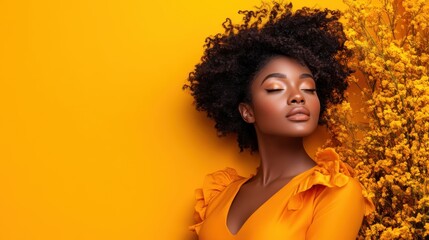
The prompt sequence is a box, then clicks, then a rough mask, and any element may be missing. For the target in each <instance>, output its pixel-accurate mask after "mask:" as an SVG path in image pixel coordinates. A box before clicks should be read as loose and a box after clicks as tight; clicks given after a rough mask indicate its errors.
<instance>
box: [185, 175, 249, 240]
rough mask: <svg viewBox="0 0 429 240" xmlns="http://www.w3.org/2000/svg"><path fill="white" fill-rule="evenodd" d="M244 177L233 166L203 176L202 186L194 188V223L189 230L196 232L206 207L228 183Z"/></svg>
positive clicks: (202, 219) (204, 214)
mask: <svg viewBox="0 0 429 240" xmlns="http://www.w3.org/2000/svg"><path fill="white" fill-rule="evenodd" d="M243 179H245V178H244V177H242V176H240V175H238V173H237V171H236V170H235V169H233V168H225V169H224V170H219V171H216V172H213V173H210V174H207V175H206V177H205V178H204V182H203V186H202V188H198V189H196V190H195V199H196V203H195V214H194V218H195V222H196V224H195V225H192V226H191V227H190V229H191V230H193V231H195V232H197V233H198V231H199V228H200V225H201V224H202V223H203V221H204V220H205V218H206V212H207V208H208V206H209V205H210V203H211V202H212V201H213V200H214V199H215V198H216V197H217V196H218V195H219V194H220V193H221V192H223V191H224V190H225V189H226V188H227V187H228V186H229V185H231V184H232V183H234V182H237V181H239V180H243Z"/></svg>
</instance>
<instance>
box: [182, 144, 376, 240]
mask: <svg viewBox="0 0 429 240" xmlns="http://www.w3.org/2000/svg"><path fill="white" fill-rule="evenodd" d="M314 161H315V162H316V164H317V165H316V166H314V167H313V168H311V169H309V170H307V171H305V172H302V173H301V174H298V175H297V176H295V177H294V178H293V179H292V180H291V182H292V181H294V180H297V179H295V178H297V177H303V176H304V177H303V178H302V179H300V182H299V183H298V184H297V185H296V187H295V190H294V193H293V194H292V196H291V198H290V199H289V201H288V204H287V208H288V210H298V209H300V208H301V207H302V204H303V201H302V198H303V193H304V192H306V191H308V190H309V189H311V188H312V187H313V186H315V185H323V186H326V187H342V186H344V185H346V184H347V183H348V182H349V180H350V177H354V171H353V169H352V168H351V167H350V166H349V165H348V164H346V163H344V162H343V161H341V160H340V157H339V155H338V154H337V153H336V152H335V150H334V149H333V148H325V149H322V150H319V151H318V152H317V153H316V155H315V159H314ZM252 176H253V175H251V176H249V177H248V178H245V177H243V176H240V175H239V174H238V173H237V171H236V170H235V169H233V168H225V169H224V170H219V171H216V172H214V173H211V174H208V175H207V176H206V178H205V179H204V182H203V187H202V188H200V189H197V190H196V191H195V195H196V205H195V216H194V218H195V222H196V223H197V224H195V225H192V226H190V229H191V230H193V231H196V232H197V234H198V232H199V229H200V227H201V224H202V223H203V221H204V219H205V217H206V209H207V206H208V205H209V204H210V202H211V201H212V200H213V199H214V198H215V197H216V196H217V195H219V193H221V192H222V191H223V190H224V189H225V188H227V187H228V186H229V185H230V184H232V183H234V182H237V181H240V180H242V181H243V183H244V182H246V181H247V180H249V179H250V178H251V177H252ZM240 185H241V184H240ZM362 195H363V197H364V200H365V215H369V214H370V213H371V212H373V211H374V210H375V207H374V204H373V203H372V201H371V199H370V198H369V197H368V193H367V192H366V190H365V189H364V188H363V187H362Z"/></svg>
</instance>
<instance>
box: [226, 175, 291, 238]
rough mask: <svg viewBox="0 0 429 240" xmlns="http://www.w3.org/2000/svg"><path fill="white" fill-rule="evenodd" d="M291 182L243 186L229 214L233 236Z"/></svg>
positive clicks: (228, 219)
mask: <svg viewBox="0 0 429 240" xmlns="http://www.w3.org/2000/svg"><path fill="white" fill-rule="evenodd" d="M288 182H289V180H286V181H281V182H275V183H273V184H270V185H268V186H259V185H257V184H254V183H249V184H245V185H242V186H241V188H240V189H239V191H238V193H237V194H236V196H235V197H234V199H233V200H232V203H231V205H230V207H229V211H228V214H227V227H228V229H229V231H230V232H231V233H233V234H235V233H237V232H238V231H239V230H240V228H241V227H242V226H243V225H244V224H245V222H246V221H247V220H248V219H249V218H250V216H252V215H253V213H255V212H256V211H258V209H259V208H261V207H262V206H263V205H264V204H265V203H267V204H269V201H270V199H271V198H274V197H275V195H276V193H278V192H279V190H281V189H282V188H283V187H284V186H285V185H286V184H287V183H288Z"/></svg>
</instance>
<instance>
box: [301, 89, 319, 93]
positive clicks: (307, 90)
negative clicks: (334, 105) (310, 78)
mask: <svg viewBox="0 0 429 240" xmlns="http://www.w3.org/2000/svg"><path fill="white" fill-rule="evenodd" d="M302 90H303V91H306V92H311V93H315V92H316V89H315V88H309V89H302Z"/></svg>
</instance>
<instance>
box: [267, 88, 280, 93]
mask: <svg viewBox="0 0 429 240" xmlns="http://www.w3.org/2000/svg"><path fill="white" fill-rule="evenodd" d="M265 90H266V91H267V92H268V93H272V92H279V91H282V90H283V89H282V88H276V89H265Z"/></svg>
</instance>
